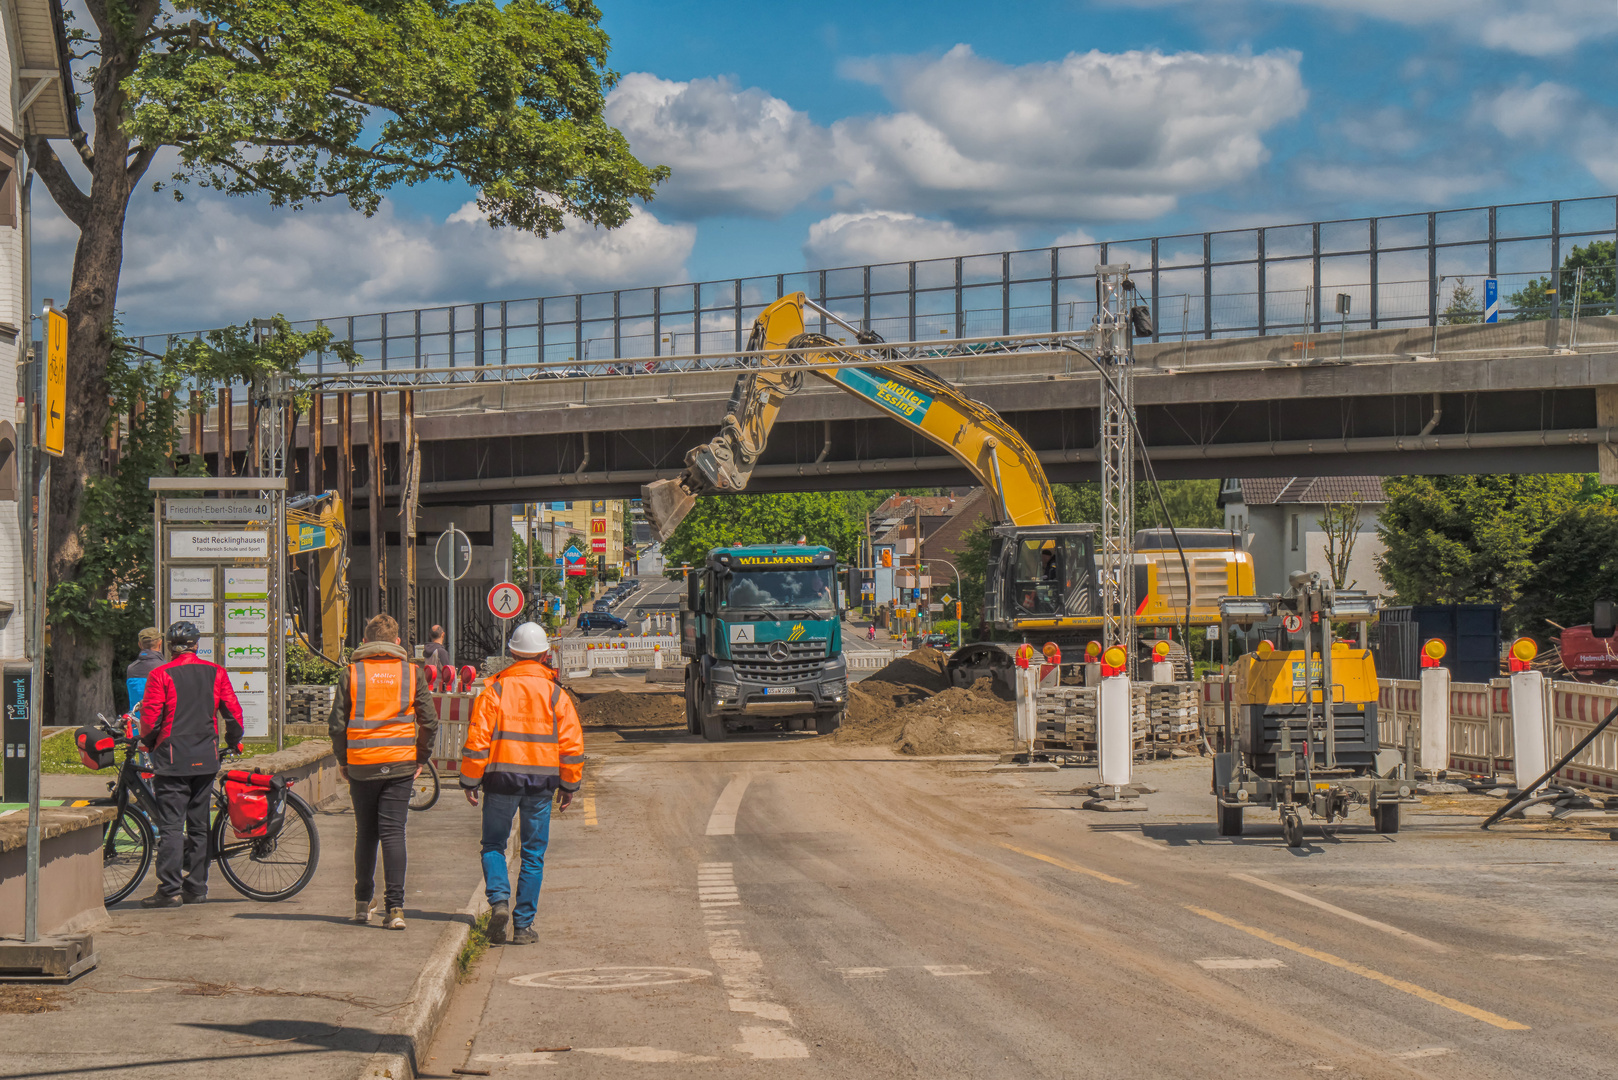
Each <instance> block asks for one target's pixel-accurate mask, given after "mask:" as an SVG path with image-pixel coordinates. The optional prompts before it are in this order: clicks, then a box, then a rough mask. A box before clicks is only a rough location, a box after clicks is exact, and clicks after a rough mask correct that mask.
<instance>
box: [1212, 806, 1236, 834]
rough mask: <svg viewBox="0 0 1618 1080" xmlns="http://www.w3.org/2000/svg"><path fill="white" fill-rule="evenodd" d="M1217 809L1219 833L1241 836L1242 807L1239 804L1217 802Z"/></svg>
mask: <svg viewBox="0 0 1618 1080" xmlns="http://www.w3.org/2000/svg"><path fill="white" fill-rule="evenodd" d="M1214 807H1215V809H1216V810H1217V811H1218V813H1219V835H1220V836H1240V835H1241V834H1242V808H1241V807H1239V806H1226V805H1225V804H1224V803H1220V802H1215V803H1214Z"/></svg>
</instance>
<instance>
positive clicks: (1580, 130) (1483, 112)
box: [1473, 82, 1618, 190]
mask: <svg viewBox="0 0 1618 1080" xmlns="http://www.w3.org/2000/svg"><path fill="white" fill-rule="evenodd" d="M1473 114H1474V118H1475V119H1479V120H1482V121H1483V122H1485V123H1488V124H1492V125H1493V126H1494V128H1495V129H1496V130H1497V131H1499V132H1500V134H1502V135H1504V136H1506V137H1507V138H1508V139H1519V140H1522V141H1525V142H1533V143H1536V144H1541V145H1543V144H1546V143H1549V142H1551V141H1553V140H1554V142H1555V143H1556V144H1557V145H1558V146H1561V147H1565V148H1566V150H1567V151H1568V153H1570V154H1571V155H1572V156H1573V158H1574V160H1576V161H1577V162H1578V163H1579V164H1580V165H1583V166H1584V168H1585V169H1586V170H1588V171H1589V173H1590V175H1591V176H1593V177H1595V178H1596V180H1597V181H1599V182H1600V183H1601V184H1602V185H1603V186H1604V187H1606V188H1607V189H1608V190H1611V189H1613V188H1618V111H1615V110H1613V109H1609V108H1605V107H1603V106H1601V105H1597V104H1595V103H1594V102H1592V101H1589V100H1588V99H1586V98H1585V97H1584V96H1583V95H1581V94H1580V93H1579V92H1578V91H1577V90H1574V89H1573V88H1572V87H1568V86H1564V85H1562V84H1561V83H1555V82H1542V83H1539V84H1537V85H1533V86H1530V85H1529V84H1527V83H1519V84H1518V85H1516V86H1511V87H1507V88H1506V89H1504V90H1502V91H1500V92H1499V93H1497V94H1493V95H1487V96H1484V97H1481V98H1479V99H1478V101H1477V103H1476V104H1475V106H1474V109H1473Z"/></svg>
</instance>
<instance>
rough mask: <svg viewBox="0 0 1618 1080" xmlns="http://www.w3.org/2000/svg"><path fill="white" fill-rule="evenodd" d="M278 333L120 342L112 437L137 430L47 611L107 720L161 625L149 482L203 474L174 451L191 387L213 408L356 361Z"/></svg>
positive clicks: (247, 331) (91, 487)
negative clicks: (315, 358)
mask: <svg viewBox="0 0 1618 1080" xmlns="http://www.w3.org/2000/svg"><path fill="white" fill-rule="evenodd" d="M271 327H272V331H271V333H270V335H269V337H268V339H267V340H265V341H264V342H262V343H259V342H256V341H255V339H254V333H253V328H252V326H251V324H248V325H243V326H232V327H227V328H225V329H223V330H215V331H213V332H211V333H209V334H206V335H204V336H203V337H201V338H197V339H191V340H186V341H182V342H179V343H178V344H176V345H175V346H174V347H172V348H171V349H169V351H168V352H167V353H165V354H163V355H161V356H158V355H156V354H153V353H147V352H142V351H141V350H138V349H135V348H133V347H132V346H131V345H129V344H128V342H126V341H124V340H123V339H118V340H116V341H115V347H114V350H113V355H112V360H111V363H110V364H109V366H108V369H107V382H108V385H109V387H110V390H111V398H112V402H111V410H110V415H109V416H108V418H107V420H106V425H107V427H106V430H105V431H104V432H103V438H105V437H107V435H109V434H110V433H111V431H112V428H113V426H114V425H120V424H122V423H123V418H126V417H127V418H128V422H129V427H128V431H127V433H125V434H124V437H123V438H122V439H121V440H120V446H119V454H118V461H117V465H116V467H114V468H113V469H112V470H111V471H110V472H104V473H102V472H98V473H97V474H96V475H94V476H92V477H91V478H90V481H89V483H88V484H87V485H86V486H85V490H84V492H83V493H82V500H83V507H84V511H83V514H84V516H83V522H84V524H83V527H82V529H81V530H80V533H79V536H80V539H81V542H82V543H83V551H82V553H81V554H80V557H79V561H78V566H77V573H76V574H75V575H74V576H73V577H71V578H67V579H58V580H57V581H55V582H54V583H53V584H52V586H51V589H50V593H49V604H48V606H47V612H48V617H49V620H50V626H51V631H52V645H53V648H52V667H53V670H54V673H55V676H56V680H57V683H58V685H60V684H61V683H62V682H63V681H69V682H73V681H82V682H83V683H84V684H85V686H86V687H87V688H89V689H90V690H92V691H94V692H95V694H96V696H97V697H98V698H99V699H100V700H101V701H103V702H104V703H105V704H103V705H102V706H101V711H102V712H105V711H107V708H108V707H110V705H111V702H112V699H113V688H112V672H114V671H118V670H121V667H120V665H121V664H126V663H128V662H129V660H131V659H133V657H134V652H135V635H136V633H137V632H138V631H139V630H140V629H141V628H142V627H145V626H152V625H155V624H158V623H159V620H158V619H157V618H156V613H155V611H154V610H153V595H154V594H153V579H152V574H153V567H152V547H153V542H154V537H153V533H152V492H151V491H150V490H149V489H148V487H147V480H148V479H149V478H151V477H154V476H175V475H181V474H188V475H199V474H200V473H201V471H202V459H201V457H200V456H199V455H198V456H189V457H186V456H177V455H176V454H175V452H174V450H175V447H176V446H177V445H178V443H179V435H180V423H181V420H182V419H183V418H184V417H185V415H186V414H185V412H184V405H182V402H183V401H190V400H192V399H191V398H190V397H189V396H188V395H187V396H185V397H182V393H183V390H184V388H186V387H188V386H198V387H200V388H201V389H202V390H203V393H202V394H201V395H199V396H198V397H197V398H196V399H195V401H196V403H197V405H198V407H203V408H205V407H207V405H208V404H210V403H211V401H212V398H213V391H212V390H211V389H209V388H210V387H212V386H214V385H215V384H221V383H231V382H246V383H250V382H252V381H253V380H254V379H255V378H258V377H262V376H264V375H267V374H269V373H271V372H284V371H290V370H292V369H294V368H295V367H296V366H297V363H298V361H299V360H300V359H301V358H302V357H304V356H305V355H307V354H308V353H309V352H310V351H311V350H314V349H326V350H328V351H334V352H336V353H337V354H338V355H339V356H341V357H343V358H349V357H351V356H352V352H351V350H349V348H348V347H347V346H346V345H342V344H338V345H336V346H334V345H333V343H332V341H331V331H330V330H327V329H325V328H321V329H319V330H315V331H313V332H311V333H307V334H300V333H295V332H293V330H292V327H291V326H290V325H289V324H288V323H287V321H286V319H284V318H282V317H280V316H277V317H276V318H275V319H274V320H272V322H271ZM64 640H72V641H74V642H76V643H77V644H78V645H79V647H80V649H79V652H78V653H77V660H76V662H77V663H78V664H79V665H80V666H79V667H78V669H77V674H78V675H79V676H80V679H79V680H74V679H72V678H71V675H72V674H74V670H73V669H70V668H68V667H67V666H66V665H67V664H69V663H73V662H75V661H73V660H69V659H68V657H69V656H73V655H74V654H72V653H69V652H67V651H66V650H63V649H62V648H61V647H60V645H59V644H58V643H60V642H62V641H64ZM87 657H88V658H93V661H94V666H91V664H90V663H89V662H87V659H86V658H87ZM60 707H61V706H60V702H59V701H58V706H57V708H58V711H57V713H56V715H58V716H70V715H72V714H69V713H63V712H61V711H60Z"/></svg>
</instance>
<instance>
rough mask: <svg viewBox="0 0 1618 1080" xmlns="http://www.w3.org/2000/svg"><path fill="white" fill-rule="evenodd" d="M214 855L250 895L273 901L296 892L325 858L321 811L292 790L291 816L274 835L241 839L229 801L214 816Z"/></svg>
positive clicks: (234, 883)
mask: <svg viewBox="0 0 1618 1080" xmlns="http://www.w3.org/2000/svg"><path fill="white" fill-rule="evenodd" d="M211 840H212V843H213V857H214V858H215V859H217V860H219V870H220V872H221V873H222V874H224V875H225V880H226V881H228V882H230V884H231V887H232V888H234V889H235V890H236V891H237V892H239V893H241V894H242V895H243V896H245V897H247V898H248V899H249V900H258V901H262V902H264V903H272V902H274V901H276V900H286V899H288V898H289V897H293V896H296V895H297V894H298V893H299V892H300V891H301V890H302V889H303V887H304V886H305V885H307V884H309V882H310V879H312V878H313V877H314V876H315V867H316V866H317V865H318V864H319V863H320V833H319V832H317V831H316V830H315V812H314V810H313V809H312V808H311V807H310V806H309V804H308V803H307V802H305V801H304V800H303V798H302V797H301V796H299V795H298V794H297V793H295V792H291V791H289V792H287V810H286V818H285V820H284V821H283V822H282V825H281V831H280V833H278V834H277V835H276V836H274V837H264V838H259V839H239V838H238V837H237V836H236V833H235V830H233V829H232V828H231V827H230V816H229V815H228V814H227V813H226V812H225V809H224V807H223V806H220V807H219V808H218V809H216V811H215V815H214V820H213V834H212V837H211Z"/></svg>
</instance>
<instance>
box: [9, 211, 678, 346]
mask: <svg viewBox="0 0 1618 1080" xmlns="http://www.w3.org/2000/svg"><path fill="white" fill-rule="evenodd" d="M34 207H35V219H34V220H35V223H36V231H35V251H36V260H37V267H36V273H35V295H44V296H49V295H57V296H64V297H65V295H66V293H67V287H66V281H67V276H68V272H69V269H70V267H71V261H72V253H73V245H74V244H75V243H76V241H77V239H78V237H77V232H76V230H74V229H73V227H72V226H71V225H70V224H68V223H67V222H66V220H65V219H63V218H62V217H61V215H60V214H59V213H57V212H55V211H54V209H53V208H50V204H49V199H48V198H35V200H34ZM695 237H696V227H695V226H693V225H671V224H667V223H664V222H661V221H659V220H657V218H656V217H654V216H653V215H652V214H650V213H648V212H646V211H639V212H637V213H636V214H635V215H634V217H633V218H631V219H630V221H629V222H628V223H627V224H625V225H624V226H622V227H621V228H619V229H616V230H612V231H607V230H604V229H596V228H593V227H590V226H588V225H582V224H580V223H578V222H577V221H573V220H569V222H568V227H567V228H565V229H564V230H563V231H561V232H559V233H556V234H554V235H552V236H550V237H548V238H546V239H540V238H538V237H536V236H533V235H532V234H528V233H519V232H515V231H513V230H508V229H491V228H489V226H488V225H487V224H485V223H484V221H483V219H482V217H481V216H480V215H479V214H478V213H477V210H476V207H475V206H472V205H471V204H468V205H467V206H463V207H462V208H461V209H459V210H457V211H456V212H455V213H453V214H451V215H449V217H448V218H447V219H445V220H443V221H435V220H428V219H410V218H406V217H403V216H401V215H399V214H398V213H396V212H395V210H394V209H393V207H392V204H387V203H385V204H384V205H383V208H382V210H381V212H379V213H378V214H377V215H376V216H375V217H372V218H365V217H363V216H362V215H360V214H357V213H355V212H353V211H352V210H349V209H348V208H347V207H346V206H336V205H331V204H327V205H324V206H318V207H315V208H312V209H309V210H304V211H300V212H297V213H292V212H288V211H273V210H270V209H269V208H268V207H266V206H264V205H263V204H262V203H257V202H246V201H240V200H230V199H223V198H217V197H211V196H200V197H191V198H187V199H186V200H185V201H184V202H183V203H179V204H176V203H174V202H172V201H170V200H168V199H166V198H150V197H148V198H142V199H139V200H137V202H136V205H135V206H134V207H132V208H131V212H130V215H129V221H128V226H127V228H126V230H125V233H124V264H123V277H122V283H121V285H120V288H119V292H118V307H119V310H120V311H121V312H122V313H123V319H124V325H125V328H126V330H128V331H130V332H132V333H145V332H155V331H172V330H181V329H201V328H205V327H212V326H219V325H223V324H225V323H231V322H236V323H240V322H242V321H243V320H245V319H248V318H253V317H255V316H266V315H270V314H273V313H276V312H282V313H285V314H286V315H287V316H288V317H289V318H292V319H309V318H317V317H324V316H335V315H347V314H355V313H360V312H372V311H384V310H396V309H400V308H408V307H415V306H428V305H440V304H448V303H456V302H466V301H472V300H486V299H491V298H496V297H501V296H505V297H521V296H539V295H546V294H553V293H561V292H573V291H588V290H590V289H607V288H621V287H628V286H632V285H638V284H661V283H664V282H668V281H678V280H684V279H685V278H686V277H687V276H688V275H687V274H686V270H685V262H686V259H687V258H688V257H689V255H690V253H691V248H692V245H693V243H694V241H695ZM53 285H54V287H55V290H56V291H55V292H54V294H53V292H52V287H53Z"/></svg>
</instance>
